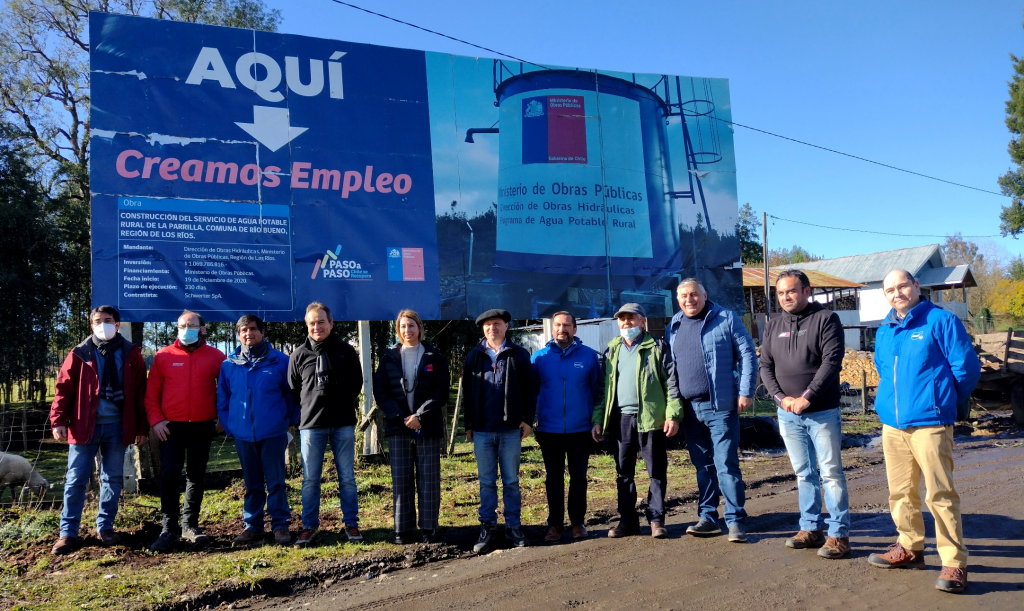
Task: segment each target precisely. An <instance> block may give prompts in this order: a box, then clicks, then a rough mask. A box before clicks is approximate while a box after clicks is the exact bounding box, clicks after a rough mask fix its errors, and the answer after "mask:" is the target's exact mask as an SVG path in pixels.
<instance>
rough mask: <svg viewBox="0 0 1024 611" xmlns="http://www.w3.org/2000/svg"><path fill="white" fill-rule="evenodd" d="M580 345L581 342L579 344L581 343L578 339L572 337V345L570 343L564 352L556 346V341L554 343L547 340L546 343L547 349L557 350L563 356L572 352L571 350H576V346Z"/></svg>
mask: <svg viewBox="0 0 1024 611" xmlns="http://www.w3.org/2000/svg"><path fill="white" fill-rule="evenodd" d="M582 343H583V342H581V341H580V338H578V337H576V336H575V335H573V336H572V343H571V344H569V347H568V348H565V349H564V350H563V349H562V347H561V346H560V345H558V342H557V341H555V340H554V339H551V340H548V343H547V345H548V347H549V348H551V349H552V350H557V351H558V352H561V353H563V354H569V353H570V352H572V351H573V350H576V348H577V347H578V346H579V345H580V344H582Z"/></svg>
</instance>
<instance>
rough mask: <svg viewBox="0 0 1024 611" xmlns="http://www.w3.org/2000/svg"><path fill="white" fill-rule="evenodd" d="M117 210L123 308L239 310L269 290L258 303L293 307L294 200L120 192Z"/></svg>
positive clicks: (272, 308) (286, 308)
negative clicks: (234, 199)
mask: <svg viewBox="0 0 1024 611" xmlns="http://www.w3.org/2000/svg"><path fill="white" fill-rule="evenodd" d="M117 208H118V210H117V217H118V218H117V224H118V254H119V259H120V262H121V287H120V294H119V298H118V301H117V306H118V308H119V309H124V310H127V311H133V310H156V311H159V310H162V309H164V308H166V307H167V306H168V305H169V304H176V303H183V302H184V303H191V304H194V307H196V308H198V309H200V310H206V311H210V310H213V311H220V310H233V309H235V306H234V305H233V304H238V303H245V302H247V301H253V300H252V299H251V298H250V297H249V296H251V295H260V296H264V295H265V297H263V298H262V299H260V300H259V301H258V303H255V304H253V305H254V306H258V307H259V308H260V309H262V310H264V311H278V312H289V313H290V312H291V311H292V310H293V309H294V304H293V303H292V294H293V293H292V291H291V279H292V272H291V261H292V248H291V231H290V230H289V219H288V207H287V206H279V205H264V206H261V205H259V204H245V203H235V202H215V201H196V200H168V199H153V198H149V197H120V198H118V202H117ZM282 287H286V288H287V289H288V290H280V289H281V288H282ZM172 311H174V309H172Z"/></svg>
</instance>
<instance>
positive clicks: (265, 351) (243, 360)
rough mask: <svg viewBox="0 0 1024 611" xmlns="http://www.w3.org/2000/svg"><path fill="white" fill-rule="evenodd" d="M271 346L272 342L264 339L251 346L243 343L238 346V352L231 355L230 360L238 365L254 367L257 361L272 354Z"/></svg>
mask: <svg viewBox="0 0 1024 611" xmlns="http://www.w3.org/2000/svg"><path fill="white" fill-rule="evenodd" d="M270 347H271V346H270V342H268V341H267V340H263V341H261V342H260V343H258V344H256V345H255V346H253V347H251V348H250V347H249V346H246V345H245V344H242V345H241V346H239V347H238V352H237V354H236V355H232V356H229V357H228V360H229V361H231V362H232V363H234V364H236V365H247V366H249V367H252V366H253V365H255V364H256V363H259V362H260V361H262V360H263V359H265V358H267V356H268V355H269V354H270Z"/></svg>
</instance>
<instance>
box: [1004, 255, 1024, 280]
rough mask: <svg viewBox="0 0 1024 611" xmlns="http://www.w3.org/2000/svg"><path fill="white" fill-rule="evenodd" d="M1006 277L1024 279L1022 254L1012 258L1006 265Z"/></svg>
mask: <svg viewBox="0 0 1024 611" xmlns="http://www.w3.org/2000/svg"><path fill="white" fill-rule="evenodd" d="M1006 277H1007V278H1009V279H1010V280H1024V258H1021V256H1020V255H1017V256H1016V257H1014V258H1012V259H1010V264H1009V265H1007V266H1006Z"/></svg>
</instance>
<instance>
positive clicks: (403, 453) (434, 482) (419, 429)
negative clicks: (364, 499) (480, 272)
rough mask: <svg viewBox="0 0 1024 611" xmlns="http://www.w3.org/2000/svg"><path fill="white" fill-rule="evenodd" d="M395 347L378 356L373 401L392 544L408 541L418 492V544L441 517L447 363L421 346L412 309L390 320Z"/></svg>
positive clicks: (430, 537) (420, 323) (428, 538)
mask: <svg viewBox="0 0 1024 611" xmlns="http://www.w3.org/2000/svg"><path fill="white" fill-rule="evenodd" d="M395 327H396V329H397V330H398V338H399V340H400V343H398V344H396V345H395V346H394V347H392V348H390V349H389V350H387V351H386V352H385V353H384V354H383V355H381V358H380V363H379V364H378V365H377V371H376V372H375V373H374V374H373V399H374V401H376V402H377V407H379V408H380V410H381V411H382V412H384V418H385V426H384V434H385V435H386V436H387V438H388V450H389V453H390V456H391V488H392V492H393V495H394V503H395V543H397V544H399V545H401V544H403V543H410V542H412V541H413V540H414V539H413V535H414V531H415V528H416V506H415V500H416V491H417V489H418V490H419V505H420V507H419V509H420V511H419V527H420V531H421V533H422V539H421V540H422V541H423V542H424V543H430V542H433V541H434V540H435V537H436V531H437V525H438V515H439V514H440V512H441V444H442V443H444V440H443V437H444V416H443V409H444V406H445V405H446V404H447V403H448V391H449V387H450V386H451V376H450V375H449V373H448V359H447V357H445V355H443V354H441V353H440V352H438V350H437V349H436V348H434V347H433V346H431V345H430V344H428V343H427V342H425V341H423V321H422V320H421V319H420V317H419V315H418V314H417V313H416V312H414V311H412V310H402V311H401V312H399V313H398V317H397V318H396V319H395Z"/></svg>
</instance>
